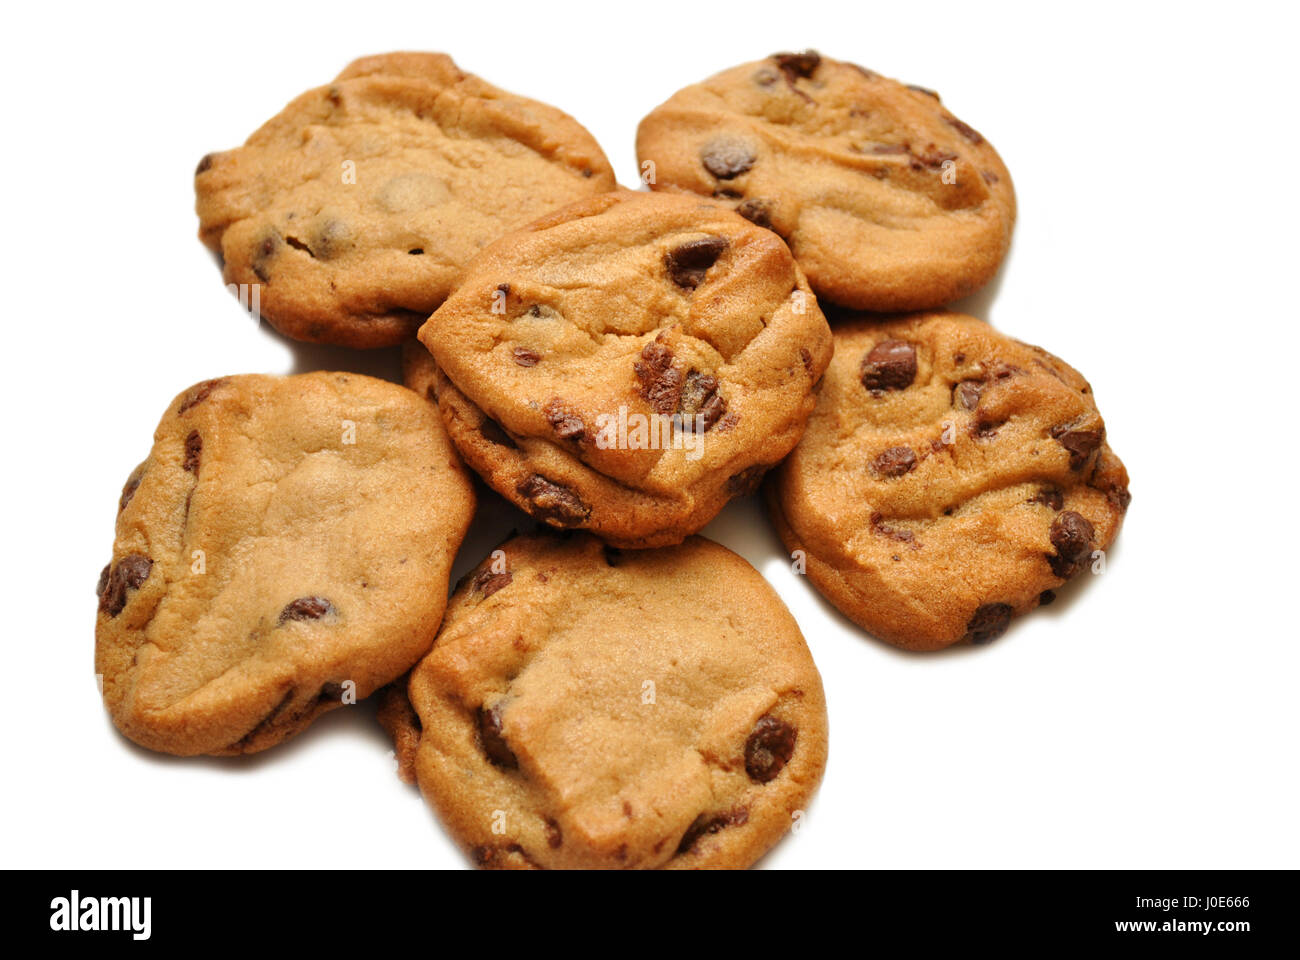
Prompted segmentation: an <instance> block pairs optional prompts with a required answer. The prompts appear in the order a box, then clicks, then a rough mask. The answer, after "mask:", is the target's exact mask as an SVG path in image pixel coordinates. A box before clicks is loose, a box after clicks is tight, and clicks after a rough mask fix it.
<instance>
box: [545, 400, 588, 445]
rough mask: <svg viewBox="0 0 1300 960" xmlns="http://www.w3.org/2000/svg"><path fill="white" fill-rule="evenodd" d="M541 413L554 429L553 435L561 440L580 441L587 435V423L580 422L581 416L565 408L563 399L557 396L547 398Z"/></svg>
mask: <svg viewBox="0 0 1300 960" xmlns="http://www.w3.org/2000/svg"><path fill="white" fill-rule="evenodd" d="M542 413H543V414H544V415H545V417H546V422H547V423H549V424H550V425H551V429H552V430H554V431H555V435H556V436H557V437H559V438H560V439H561V440H573V441H575V442H581V441H582V439H583V438H584V437H585V436H586V435H587V425H586V424H585V423H583V422H582V417H579V416H577V415H576V414H573V413H570V412H569V411H568V410H567V409H565V406H564V401H563V400H561V399H560V398H559V397H552V398H551V399H550V400H548V401H547V402H546V406H545V407H544V408H543V410H542Z"/></svg>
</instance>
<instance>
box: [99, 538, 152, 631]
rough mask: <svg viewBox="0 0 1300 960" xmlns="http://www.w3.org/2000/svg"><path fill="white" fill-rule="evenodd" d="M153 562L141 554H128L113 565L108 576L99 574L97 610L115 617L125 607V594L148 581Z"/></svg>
mask: <svg viewBox="0 0 1300 960" xmlns="http://www.w3.org/2000/svg"><path fill="white" fill-rule="evenodd" d="M152 569H153V560H151V559H149V558H148V557H146V556H145V555H144V554H142V553H128V554H127V555H126V556H125V557H123V558H122V559H121V560H119V561H117V563H116V564H113V565H112V567H111V568H110V569H109V571H108V576H104V575H103V574H102V573H101V574H100V583H101V586H100V588H99V609H100V610H101V611H103V612H104V613H107V614H108V615H109V616H110V617H116V616H117V615H118V614H119V613H121V612H122V609H123V608H124V607H125V606H126V593H127V591H128V590H135V589H137V588H139V586H140V585H141V584H142V583H144V582H145V581H146V580H148V579H149V571H150V570H152Z"/></svg>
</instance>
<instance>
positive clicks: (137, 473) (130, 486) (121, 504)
mask: <svg viewBox="0 0 1300 960" xmlns="http://www.w3.org/2000/svg"><path fill="white" fill-rule="evenodd" d="M143 479H144V464H141V465H140V466H138V467H136V468H135V469H134V470H133V471H131V476H129V477H127V479H126V484H125V485H124V486H123V487H122V496H120V497H119V498H118V500H117V512H118V513H121V512H122V511H123V510H125V509H126V505H127V504H128V503H130V502H131V498H132V497H134V496H135V492H136V490H138V489H140V481H141V480H143Z"/></svg>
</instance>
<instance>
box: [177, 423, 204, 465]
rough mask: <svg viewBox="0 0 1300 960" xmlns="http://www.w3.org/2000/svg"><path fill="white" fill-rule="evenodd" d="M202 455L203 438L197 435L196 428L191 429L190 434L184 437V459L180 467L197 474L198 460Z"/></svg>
mask: <svg viewBox="0 0 1300 960" xmlns="http://www.w3.org/2000/svg"><path fill="white" fill-rule="evenodd" d="M202 455H203V438H202V437H201V436H199V432H198V431H197V430H191V431H190V435H189V436H188V437H186V438H185V460H184V461H183V462H182V463H181V467H182V469H184V470H185V471H186V472H188V473H193V474H197V473H198V472H199V460H200V459H201V458H202Z"/></svg>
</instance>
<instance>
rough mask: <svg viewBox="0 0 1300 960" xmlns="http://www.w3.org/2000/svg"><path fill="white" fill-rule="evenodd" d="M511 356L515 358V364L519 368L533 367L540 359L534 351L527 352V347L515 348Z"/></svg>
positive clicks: (539, 355)
mask: <svg viewBox="0 0 1300 960" xmlns="http://www.w3.org/2000/svg"><path fill="white" fill-rule="evenodd" d="M511 355H512V356H513V357H514V358H515V363H517V364H519V366H521V367H535V366H537V363H538V361H539V360H541V359H542V357H541V354H539V353H538V352H537V351H536V350H529V349H528V348H527V347H515V348H514V350H512V351H511Z"/></svg>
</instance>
